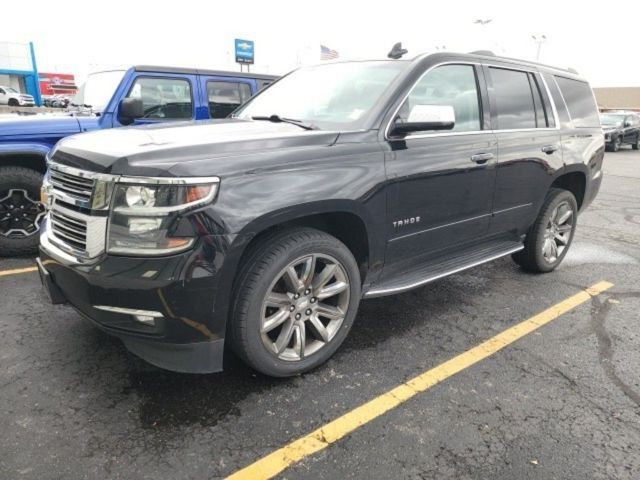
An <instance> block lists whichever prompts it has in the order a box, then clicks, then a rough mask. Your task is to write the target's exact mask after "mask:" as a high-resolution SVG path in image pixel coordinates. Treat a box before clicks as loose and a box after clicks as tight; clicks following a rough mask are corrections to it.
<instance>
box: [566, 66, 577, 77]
mask: <svg viewBox="0 0 640 480" xmlns="http://www.w3.org/2000/svg"><path fill="white" fill-rule="evenodd" d="M567 70H568V71H570V72H571V73H575V74H576V75H578V71H577V70H576V69H575V68H571V67H569V68H567Z"/></svg>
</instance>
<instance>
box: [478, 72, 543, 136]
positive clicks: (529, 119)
mask: <svg viewBox="0 0 640 480" xmlns="http://www.w3.org/2000/svg"><path fill="white" fill-rule="evenodd" d="M489 72H490V75H491V82H492V84H493V89H492V90H490V92H489V95H490V97H489V101H490V102H493V104H494V105H495V110H496V116H497V122H498V129H500V130H510V129H521V128H536V124H537V120H536V107H535V103H534V95H533V91H532V89H531V82H530V80H529V74H528V73H527V72H520V71H517V70H507V69H504V68H495V67H490V68H489ZM537 95H538V98H537V102H538V103H541V102H540V97H539V95H540V94H539V92H538V93H537ZM541 126H546V124H545V125H541Z"/></svg>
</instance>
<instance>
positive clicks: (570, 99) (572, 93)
mask: <svg viewBox="0 0 640 480" xmlns="http://www.w3.org/2000/svg"><path fill="white" fill-rule="evenodd" d="M555 79H556V81H557V82H558V86H559V87H560V91H561V92H562V96H563V97H564V101H565V102H566V104H567V108H568V109H569V115H571V120H572V121H573V126H574V127H578V128H581V127H599V126H600V119H599V117H598V106H597V105H596V102H595V100H594V98H593V93H591V87H590V86H589V84H588V83H586V82H580V81H578V80H572V79H570V78H564V77H557V76H556V77H555Z"/></svg>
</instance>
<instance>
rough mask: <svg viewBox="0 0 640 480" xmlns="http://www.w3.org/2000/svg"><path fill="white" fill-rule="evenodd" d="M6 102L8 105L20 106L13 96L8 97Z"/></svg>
mask: <svg viewBox="0 0 640 480" xmlns="http://www.w3.org/2000/svg"><path fill="white" fill-rule="evenodd" d="M7 104H8V105H9V106H10V107H19V106H20V102H18V100H16V99H15V98H10V99H9V102H7Z"/></svg>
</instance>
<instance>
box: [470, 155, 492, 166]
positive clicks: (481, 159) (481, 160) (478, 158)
mask: <svg viewBox="0 0 640 480" xmlns="http://www.w3.org/2000/svg"><path fill="white" fill-rule="evenodd" d="M492 159H493V153H491V152H488V153H476V154H475V155H471V161H472V162H476V163H477V164H479V165H484V164H485V163H487V162H488V161H489V160H492Z"/></svg>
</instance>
